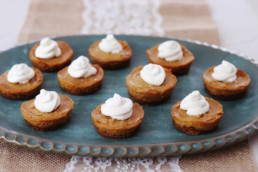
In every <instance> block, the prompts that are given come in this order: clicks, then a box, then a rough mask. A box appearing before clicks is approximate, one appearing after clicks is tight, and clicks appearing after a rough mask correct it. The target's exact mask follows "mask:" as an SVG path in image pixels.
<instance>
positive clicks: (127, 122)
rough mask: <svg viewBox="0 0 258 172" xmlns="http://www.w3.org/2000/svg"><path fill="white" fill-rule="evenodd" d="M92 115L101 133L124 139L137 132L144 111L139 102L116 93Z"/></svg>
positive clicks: (96, 127) (94, 123)
mask: <svg viewBox="0 0 258 172" xmlns="http://www.w3.org/2000/svg"><path fill="white" fill-rule="evenodd" d="M91 117H92V121H93V125H94V127H95V129H96V131H97V132H98V133H99V134H100V135H102V136H104V137H110V138H116V139H122V138H127V137H131V136H133V135H135V134H136V132H137V130H138V128H139V127H140V125H141V123H142V120H143V117H144V111H143V109H142V107H141V106H140V105H139V104H138V103H133V102H132V101H131V100H130V99H128V98H124V97H121V96H120V95H118V94H114V96H113V97H112V98H109V99H108V100H106V102H105V103H102V104H100V105H99V106H98V107H97V108H96V109H94V110H93V111H92V113H91Z"/></svg>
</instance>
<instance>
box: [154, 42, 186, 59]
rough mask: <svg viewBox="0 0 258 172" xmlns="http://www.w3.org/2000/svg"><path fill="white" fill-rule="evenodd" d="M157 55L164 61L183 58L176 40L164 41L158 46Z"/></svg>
mask: <svg viewBox="0 0 258 172" xmlns="http://www.w3.org/2000/svg"><path fill="white" fill-rule="evenodd" d="M158 56H159V57H160V58H163V59H165V60H166V61H170V62H171V61H176V60H180V59H182V58H183V52H182V48H181V46H180V44H179V43H178V42H176V41H165V42H163V43H161V44H160V45H159V47H158Z"/></svg>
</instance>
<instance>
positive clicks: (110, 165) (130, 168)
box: [64, 156, 182, 172]
mask: <svg viewBox="0 0 258 172" xmlns="http://www.w3.org/2000/svg"><path fill="white" fill-rule="evenodd" d="M179 158H180V156H175V157H158V158H92V157H79V156H73V157H72V158H71V160H70V162H69V163H67V165H66V169H65V170H64V172H73V171H81V172H98V171H114V172H121V171H126V172H141V171H148V172H155V171H157V172H161V171H163V170H165V169H166V170H168V169H169V171H174V172H182V170H181V168H180V166H179V165H178V162H179Z"/></svg>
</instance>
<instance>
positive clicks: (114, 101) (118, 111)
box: [101, 93, 133, 120]
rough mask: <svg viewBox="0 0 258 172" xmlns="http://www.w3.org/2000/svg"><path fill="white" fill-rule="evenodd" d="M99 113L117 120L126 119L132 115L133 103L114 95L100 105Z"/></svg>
mask: <svg viewBox="0 0 258 172" xmlns="http://www.w3.org/2000/svg"><path fill="white" fill-rule="evenodd" d="M101 113H102V114H103V115H106V116H110V117H111V118H113V119H117V120H125V119H128V118H130V117H131V116H132V114H133V102H132V100H130V99H129V98H125V97H121V96H120V95H118V94H116V93H115V94H114V96H113V97H112V98H109V99H108V100H106V102H105V103H104V104H102V105H101Z"/></svg>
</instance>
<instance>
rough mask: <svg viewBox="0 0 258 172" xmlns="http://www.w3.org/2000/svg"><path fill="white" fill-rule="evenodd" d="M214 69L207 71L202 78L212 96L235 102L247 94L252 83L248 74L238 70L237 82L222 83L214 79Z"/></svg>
mask: <svg viewBox="0 0 258 172" xmlns="http://www.w3.org/2000/svg"><path fill="white" fill-rule="evenodd" d="M214 67H215V66H213V67H211V68H209V69H207V70H206V71H205V72H204V73H203V77H202V78H203V83H204V87H205V89H206V91H207V92H208V93H209V94H210V95H212V96H214V97H217V98H220V99H224V100H234V99H237V98H240V97H241V96H243V95H244V94H245V92H246V90H247V88H248V87H249V85H250V82H251V79H250V77H249V75H248V74H247V73H245V72H244V71H242V70H241V69H239V68H238V69H237V73H236V75H237V79H236V81H235V82H221V81H217V80H215V79H213V78H212V73H213V69H214Z"/></svg>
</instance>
